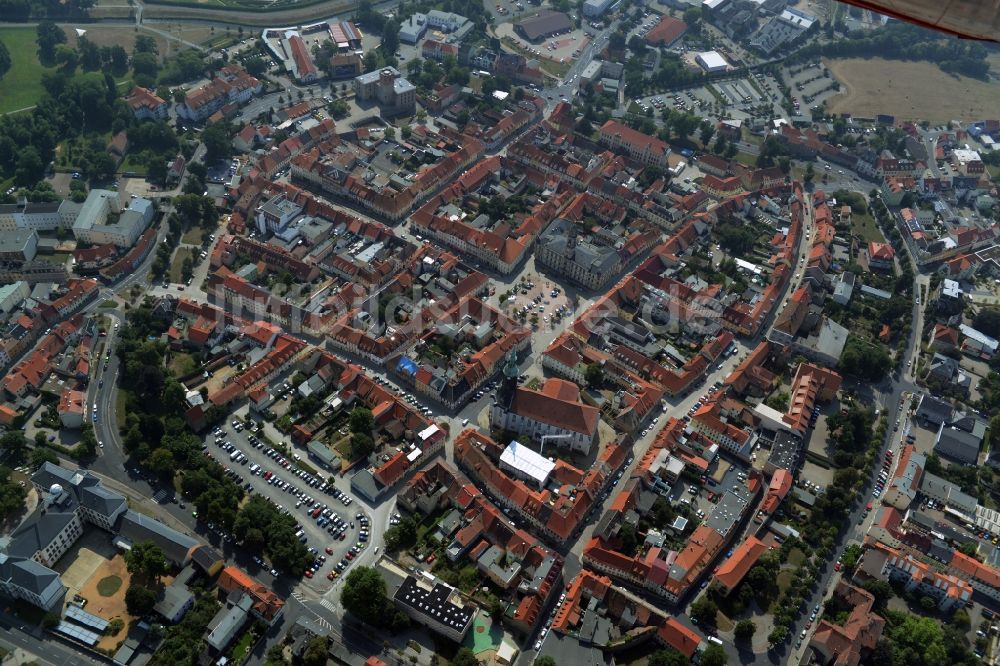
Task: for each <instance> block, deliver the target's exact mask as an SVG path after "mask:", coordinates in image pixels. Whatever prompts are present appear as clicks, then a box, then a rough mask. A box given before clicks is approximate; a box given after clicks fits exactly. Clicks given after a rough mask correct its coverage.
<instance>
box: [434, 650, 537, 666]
mask: <svg viewBox="0 0 1000 666" xmlns="http://www.w3.org/2000/svg"><path fill="white" fill-rule="evenodd" d="M544 658H545V657H542V659H544ZM550 660H551V657H550ZM535 663H536V664H537V663H538V662H537V661H536V662H535ZM451 666H479V660H478V659H476V655H474V654H473V653H472V650H470V649H469V648H467V647H464V648H461V649H460V650H459V651H458V653H457V654H456V655H455V658H454V659H452V660H451ZM548 666H552V664H548Z"/></svg>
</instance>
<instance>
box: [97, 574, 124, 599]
mask: <svg viewBox="0 0 1000 666" xmlns="http://www.w3.org/2000/svg"><path fill="white" fill-rule="evenodd" d="M121 586H122V579H121V578H120V577H118V576H114V575H111V576H105V577H104V578H102V579H101V580H99V581H97V593H98V594H99V595H101V596H102V597H110V596H113V595H114V593H115V592H117V591H118V590H119V589H121Z"/></svg>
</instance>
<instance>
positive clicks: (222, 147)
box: [201, 123, 233, 163]
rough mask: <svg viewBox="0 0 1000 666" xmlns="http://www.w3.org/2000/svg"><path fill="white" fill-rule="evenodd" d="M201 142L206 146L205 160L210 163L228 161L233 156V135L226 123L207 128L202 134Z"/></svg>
mask: <svg viewBox="0 0 1000 666" xmlns="http://www.w3.org/2000/svg"><path fill="white" fill-rule="evenodd" d="M201 140H202V142H203V143H204V144H205V160H206V161H207V162H209V163H214V162H217V161H219V160H224V159H228V158H229V156H230V155H232V154H233V144H232V140H233V133H232V129H231V128H230V126H229V125H228V124H226V123H215V124H214V125H212V126H210V127H208V128H206V129H205V131H204V132H202V133H201Z"/></svg>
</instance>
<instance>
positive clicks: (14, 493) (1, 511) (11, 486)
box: [0, 465, 28, 520]
mask: <svg viewBox="0 0 1000 666" xmlns="http://www.w3.org/2000/svg"><path fill="white" fill-rule="evenodd" d="M27 496H28V491H27V490H26V489H25V488H24V487H22V486H21V484H20V483H17V482H15V481H14V479H12V478H11V470H10V468H9V467H6V466H3V465H0V519H2V520H7V519H9V518H11V517H12V516H14V515H16V514H18V513H20V512H21V510H23V509H24V498H25V497H27Z"/></svg>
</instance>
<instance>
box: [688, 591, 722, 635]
mask: <svg viewBox="0 0 1000 666" xmlns="http://www.w3.org/2000/svg"><path fill="white" fill-rule="evenodd" d="M718 612H719V606H718V605H717V604H716V603H715V602H714V601H712V599H711V598H709V596H708V595H707V594H705V595H702V596H701V597H699V598H698V600H697V601H695V602H694V603H693V604H691V617H692V618H694V619H695V620H697V621H698V623H699V624H702V625H706V626H709V627H714V626H715V616H716V615H717V614H718Z"/></svg>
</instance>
